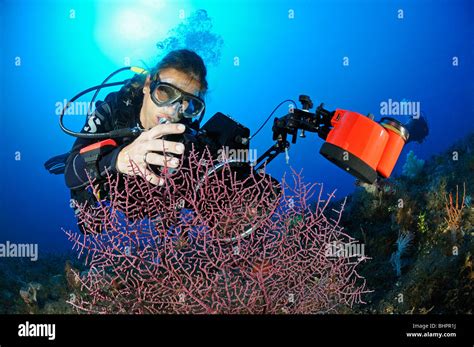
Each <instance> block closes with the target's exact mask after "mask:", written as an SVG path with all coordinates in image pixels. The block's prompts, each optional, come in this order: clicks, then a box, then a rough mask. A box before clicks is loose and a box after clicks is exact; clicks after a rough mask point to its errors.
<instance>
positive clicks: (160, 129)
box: [145, 123, 186, 140]
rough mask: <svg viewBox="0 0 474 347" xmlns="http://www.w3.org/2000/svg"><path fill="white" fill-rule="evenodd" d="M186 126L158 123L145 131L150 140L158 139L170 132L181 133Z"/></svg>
mask: <svg viewBox="0 0 474 347" xmlns="http://www.w3.org/2000/svg"><path fill="white" fill-rule="evenodd" d="M185 129H186V127H185V126H184V125H183V124H173V123H169V124H158V125H156V126H154V127H153V128H151V129H150V130H148V131H147V132H145V134H147V135H146V138H147V139H148V140H152V139H157V138H160V137H162V136H164V135H168V134H181V133H183V132H184V130H185Z"/></svg>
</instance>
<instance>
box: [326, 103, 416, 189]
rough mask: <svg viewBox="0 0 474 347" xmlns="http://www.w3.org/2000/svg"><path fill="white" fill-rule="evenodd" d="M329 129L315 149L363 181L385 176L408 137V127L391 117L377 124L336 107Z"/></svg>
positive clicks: (390, 169) (390, 170)
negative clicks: (319, 148) (317, 148)
mask: <svg viewBox="0 0 474 347" xmlns="http://www.w3.org/2000/svg"><path fill="white" fill-rule="evenodd" d="M331 125H332V126H333V128H332V129H331V131H330V132H329V134H328V136H327V138H326V142H325V143H324V144H323V145H322V147H321V150H320V151H319V152H320V153H321V154H322V155H323V156H324V157H326V158H327V159H328V160H330V161H331V162H333V163H334V164H336V165H337V166H339V167H340V168H342V169H344V170H346V171H347V172H349V173H350V174H352V175H353V176H355V177H357V178H359V179H360V180H362V181H364V182H367V183H371V184H372V183H374V182H375V180H376V179H377V174H379V175H380V176H382V177H385V178H386V177H389V176H390V174H391V173H392V170H393V168H394V166H395V164H396V162H397V159H398V157H399V156H400V152H401V151H402V149H403V146H404V145H405V143H406V141H407V140H408V136H409V134H408V130H407V129H406V128H405V127H404V126H403V125H402V123H400V122H399V121H397V120H395V119H393V118H382V119H381V120H380V123H378V122H375V121H374V120H372V119H370V118H369V117H366V116H364V115H361V114H359V113H357V112H352V111H347V110H341V109H337V110H336V111H335V112H334V116H333V117H332V118H331Z"/></svg>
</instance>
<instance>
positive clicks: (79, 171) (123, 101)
mask: <svg viewBox="0 0 474 347" xmlns="http://www.w3.org/2000/svg"><path fill="white" fill-rule="evenodd" d="M137 101H138V100H131V99H130V98H124V97H123V95H122V93H120V92H114V93H110V94H109V95H107V97H106V98H105V102H98V103H97V108H96V110H95V111H94V112H93V113H92V114H91V116H90V117H89V118H88V119H87V121H86V124H85V125H84V127H83V128H82V131H81V132H82V133H104V132H109V131H111V130H116V129H121V128H126V127H128V128H132V127H136V126H139V127H140V128H143V127H142V125H141V123H140V116H139V115H140V108H141V104H142V102H141V101H140V102H139V103H138V102H137ZM136 103H138V104H136ZM102 140H104V139H87V138H78V139H77V140H76V141H75V142H74V145H73V146H72V149H71V152H70V154H69V156H68V158H67V161H66V167H65V172H64V176H65V180H66V185H67V186H68V187H69V188H70V189H72V190H81V189H83V188H85V187H86V186H87V185H88V184H89V181H88V178H87V174H86V168H87V167H86V163H85V161H84V159H83V157H82V156H81V155H80V154H79V151H80V150H81V149H82V148H84V147H86V146H89V145H91V144H93V143H96V142H99V141H102ZM114 140H115V142H116V143H117V145H118V147H117V148H115V149H114V150H112V151H111V152H109V153H107V154H106V155H104V156H103V157H102V158H101V159H100V160H99V161H98V163H97V164H98V169H99V172H100V174H101V175H104V173H105V171H106V170H108V172H110V173H116V172H117V170H116V166H115V165H116V162H117V156H118V154H119V152H120V151H121V150H122V148H123V147H125V146H126V145H128V144H129V143H131V142H132V141H133V140H134V138H129V137H126V138H116V139H114Z"/></svg>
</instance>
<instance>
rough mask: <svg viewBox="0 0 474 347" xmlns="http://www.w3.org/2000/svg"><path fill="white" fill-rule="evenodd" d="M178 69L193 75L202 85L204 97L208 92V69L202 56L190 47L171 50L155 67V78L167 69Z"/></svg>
mask: <svg viewBox="0 0 474 347" xmlns="http://www.w3.org/2000/svg"><path fill="white" fill-rule="evenodd" d="M170 68H173V69H176V70H178V71H181V72H184V73H185V74H187V75H188V76H190V77H192V78H193V79H195V80H196V81H198V82H199V84H200V85H201V89H200V93H199V95H200V97H202V98H203V97H204V95H205V94H206V92H207V88H208V85H207V80H206V75H207V69H206V65H204V61H203V60H202V58H201V57H200V56H199V55H198V54H197V53H196V52H194V51H191V50H189V49H178V50H175V51H171V52H169V53H168V54H166V56H165V57H164V58H163V59H162V60H161V61H160V62H159V63H158V65H157V66H156V67H155V69H153V72H154V74H153V78H156V76H157V74H159V73H160V72H161V71H163V70H165V69H170Z"/></svg>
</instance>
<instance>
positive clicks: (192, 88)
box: [140, 68, 201, 129]
mask: <svg viewBox="0 0 474 347" xmlns="http://www.w3.org/2000/svg"><path fill="white" fill-rule="evenodd" d="M160 80H161V81H162V82H167V83H171V84H172V85H174V86H176V87H178V88H180V89H182V90H184V91H185V92H188V93H190V94H194V95H198V93H199V91H200V87H201V85H200V83H199V82H198V81H196V80H195V79H193V78H192V77H190V76H189V75H187V74H186V73H184V72H181V71H178V70H176V69H173V68H168V69H165V70H162V71H161V72H160ZM150 92H151V91H150V77H147V79H146V82H145V86H144V87H143V94H144V95H143V105H142V108H141V110H140V121H141V123H142V125H143V127H144V128H145V129H150V128H153V127H154V126H156V125H157V124H160V123H168V122H170V123H176V122H178V121H179V120H180V119H179V117H178V113H179V112H178V111H179V109H180V107H183V108H184V109H186V107H187V105H186V101H185V102H183V105H182V106H181V104H180V103H179V102H177V103H175V104H174V105H169V106H162V107H160V106H158V105H156V104H155V103H154V102H153V100H152V99H151V96H150Z"/></svg>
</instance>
